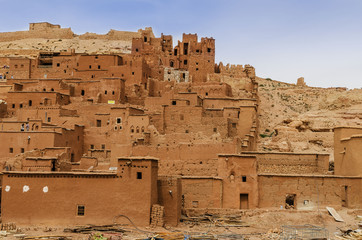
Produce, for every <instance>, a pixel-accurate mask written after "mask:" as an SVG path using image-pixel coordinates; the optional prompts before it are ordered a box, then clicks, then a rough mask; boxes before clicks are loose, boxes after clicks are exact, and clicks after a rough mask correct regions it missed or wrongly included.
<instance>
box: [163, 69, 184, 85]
mask: <svg viewBox="0 0 362 240" xmlns="http://www.w3.org/2000/svg"><path fill="white" fill-rule="evenodd" d="M163 81H169V82H170V81H175V82H177V83H181V82H189V81H190V79H189V72H188V71H186V70H179V69H174V68H172V67H169V68H168V67H165V69H164V76H163Z"/></svg>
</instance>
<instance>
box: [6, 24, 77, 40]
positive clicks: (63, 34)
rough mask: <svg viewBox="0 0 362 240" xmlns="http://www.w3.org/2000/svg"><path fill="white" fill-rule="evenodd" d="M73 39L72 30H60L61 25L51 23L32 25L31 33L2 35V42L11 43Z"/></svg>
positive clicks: (22, 32) (21, 32) (7, 33)
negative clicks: (35, 39) (33, 39)
mask: <svg viewBox="0 0 362 240" xmlns="http://www.w3.org/2000/svg"><path fill="white" fill-rule="evenodd" d="M73 37H74V33H73V32H72V30H71V29H70V28H60V26H59V25H52V24H49V23H30V28H29V31H18V32H3V33H0V41H1V42H10V41H15V40H19V39H27V38H44V39H54V38H57V39H71V38H73Z"/></svg>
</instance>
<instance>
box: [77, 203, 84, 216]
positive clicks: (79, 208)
mask: <svg viewBox="0 0 362 240" xmlns="http://www.w3.org/2000/svg"><path fill="white" fill-rule="evenodd" d="M77 215H78V216H84V215H85V207H84V205H78V206H77Z"/></svg>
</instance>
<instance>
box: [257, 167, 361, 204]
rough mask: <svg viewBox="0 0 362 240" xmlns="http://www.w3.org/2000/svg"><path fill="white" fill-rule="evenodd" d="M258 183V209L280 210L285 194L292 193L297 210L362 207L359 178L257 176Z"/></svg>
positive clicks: (284, 200)
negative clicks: (274, 208) (326, 207)
mask: <svg viewBox="0 0 362 240" xmlns="http://www.w3.org/2000/svg"><path fill="white" fill-rule="evenodd" d="M258 181H259V207H261V208H265V207H276V208H281V207H282V208H284V206H285V203H286V196H287V195H288V194H289V195H292V194H295V208H297V209H313V210H314V209H317V208H322V207H325V206H330V207H340V206H344V207H349V208H360V207H361V206H362V201H361V197H360V196H361V194H360V193H361V190H362V189H361V187H362V179H361V177H356V178H352V177H351V178H349V177H336V176H311V175H270V174H261V175H259V176H258Z"/></svg>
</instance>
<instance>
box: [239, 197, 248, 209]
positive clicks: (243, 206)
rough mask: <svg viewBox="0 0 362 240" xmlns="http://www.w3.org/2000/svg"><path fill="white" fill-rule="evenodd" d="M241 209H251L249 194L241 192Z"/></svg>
mask: <svg viewBox="0 0 362 240" xmlns="http://www.w3.org/2000/svg"><path fill="white" fill-rule="evenodd" d="M240 209H249V194H240Z"/></svg>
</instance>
